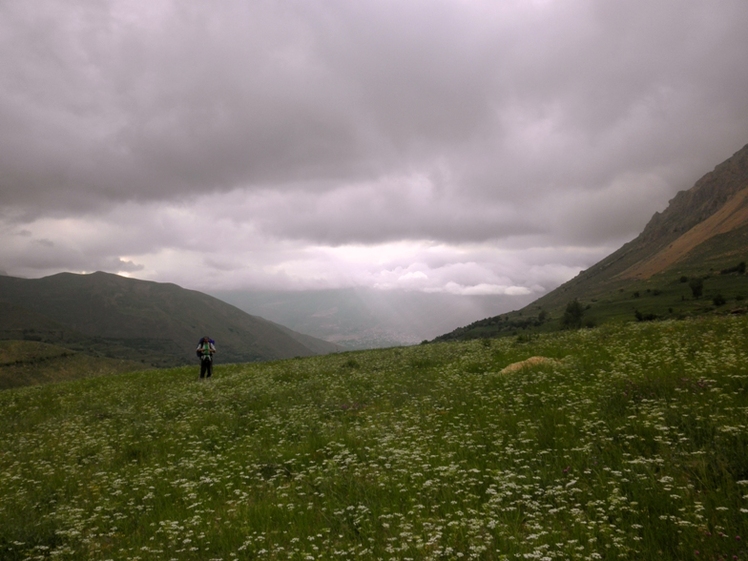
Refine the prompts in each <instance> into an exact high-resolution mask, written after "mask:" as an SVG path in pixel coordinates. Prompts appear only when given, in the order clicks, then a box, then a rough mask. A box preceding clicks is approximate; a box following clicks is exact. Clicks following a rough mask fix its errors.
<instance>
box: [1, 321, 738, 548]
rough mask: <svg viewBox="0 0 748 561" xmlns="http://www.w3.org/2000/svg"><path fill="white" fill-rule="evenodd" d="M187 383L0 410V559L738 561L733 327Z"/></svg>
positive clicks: (597, 333) (582, 335)
mask: <svg viewBox="0 0 748 561" xmlns="http://www.w3.org/2000/svg"><path fill="white" fill-rule="evenodd" d="M534 355H542V356H546V357H552V358H555V359H558V361H557V362H555V363H553V362H551V363H545V364H538V365H535V366H533V367H529V368H525V369H522V370H519V371H516V372H513V373H511V374H500V370H501V369H502V368H503V367H505V366H506V365H508V364H510V363H513V362H515V361H518V360H522V359H525V358H528V357H530V356H534ZM196 378H197V367H194V368H191V369H190V368H187V369H185V368H182V369H174V370H167V371H152V372H139V373H132V374H123V375H119V376H116V377H106V378H92V379H86V380H80V381H75V382H69V383H64V384H57V385H48V386H41V387H31V388H22V389H16V390H6V391H3V392H0V558H1V559H4V560H8V559H47V558H51V559H93V560H106V559H112V560H151V559H153V560H162V559H163V560H170V559H175V560H206V561H207V560H211V559H215V560H218V559H220V560H223V561H230V560H233V559H302V560H312V559H325V560H327V559H372V560H376V559H383V560H390V559H397V560H409V559H414V560H415V559H419V560H420V559H486V560H489V559H543V560H546V559H653V560H655V559H656V560H663V559H748V547H746V545H745V544H744V540H748V431H747V427H748V319H746V318H710V319H704V320H699V321H687V322H662V323H639V324H628V325H624V326H621V325H618V326H610V327H602V328H598V329H594V330H583V331H578V332H566V333H557V334H551V335H543V336H540V337H538V338H536V339H534V340H532V341H530V342H518V341H515V340H511V339H500V340H486V341H469V342H458V343H444V344H432V345H422V346H418V347H410V348H398V349H387V350H377V351H366V352H359V353H345V354H340V355H330V356H325V357H318V358H310V359H299V360H289V361H282V362H275V363H266V364H254V365H219V366H217V368H216V375H215V379H214V380H212V381H211V382H203V383H201V382H198V381H197V380H196Z"/></svg>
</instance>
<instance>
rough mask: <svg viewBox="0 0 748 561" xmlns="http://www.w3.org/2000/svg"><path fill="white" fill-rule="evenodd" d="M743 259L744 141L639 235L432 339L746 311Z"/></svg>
mask: <svg viewBox="0 0 748 561" xmlns="http://www.w3.org/2000/svg"><path fill="white" fill-rule="evenodd" d="M747 261H748V145H746V146H744V147H743V148H742V149H741V150H739V151H738V152H736V153H735V154H733V156H732V157H731V158H729V159H728V160H726V161H725V162H723V163H721V164H720V165H718V166H717V167H715V168H714V170H713V171H711V172H709V173H707V174H706V175H704V176H703V177H702V178H701V179H699V180H698V181H697V182H696V184H695V185H694V186H693V187H691V189H689V190H687V191H681V192H679V193H678V194H677V195H676V196H675V197H674V198H673V199H672V200H671V201H670V204H669V205H668V208H667V209H665V211H664V212H662V213H655V215H654V216H653V217H652V219H651V220H650V221H649V223H648V224H647V226H646V227H645V228H644V230H643V231H642V233H641V234H639V236H637V237H636V238H635V239H634V240H632V241H630V242H629V243H627V244H625V245H623V246H622V247H621V248H620V249H618V250H617V251H615V252H613V253H612V254H611V255H609V256H608V257H606V258H605V259H603V260H602V261H600V262H599V263H596V264H595V265H593V266H592V267H590V268H589V269H587V270H585V271H582V272H580V273H579V274H578V275H577V276H576V277H575V278H573V279H571V280H569V281H568V282H566V283H564V284H562V285H561V286H559V287H558V288H556V289H554V290H552V291H551V292H549V293H548V294H546V295H544V296H542V297H541V298H539V299H538V300H536V301H535V302H533V303H531V304H530V305H528V306H526V307H525V308H523V309H521V310H517V311H514V312H510V313H507V314H502V315H500V316H495V317H490V318H486V319H481V320H478V321H476V322H474V323H472V324H470V325H468V326H465V327H461V328H459V329H456V330H454V331H452V332H450V333H447V334H444V335H442V336H440V337H437V338H436V340H437V341H450V340H467V339H473V338H482V337H496V336H502V335H526V336H531V335H532V334H535V333H542V332H550V331H556V330H559V329H564V328H566V327H569V326H571V327H577V326H579V325H600V324H602V323H609V322H630V321H642V320H645V321H646V320H661V319H682V318H685V317H693V316H700V315H704V314H728V313H745V311H746V306H745V298H748V276H746V274H745V270H746V269H745V263H746V262H747ZM741 264H742V265H741ZM691 282H700V283H702V285H703V290H702V291H701V294H696V293H695V292H693V291H692V289H691V288H690V286H689V285H690V283H691ZM574 301H577V302H579V303H581V305H582V309H583V310H584V313H583V317H582V319H581V321H578V322H572V324H571V325H569V323H568V322H567V321H565V320H564V314H565V312H566V308H567V306H569V304H570V303H572V302H574ZM575 323H576V324H575Z"/></svg>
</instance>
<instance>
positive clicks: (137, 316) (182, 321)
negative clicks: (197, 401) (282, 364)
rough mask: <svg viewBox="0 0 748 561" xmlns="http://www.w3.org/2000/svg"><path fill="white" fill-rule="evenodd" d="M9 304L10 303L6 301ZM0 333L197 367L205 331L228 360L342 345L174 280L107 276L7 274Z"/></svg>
mask: <svg viewBox="0 0 748 561" xmlns="http://www.w3.org/2000/svg"><path fill="white" fill-rule="evenodd" d="M3 301H7V302H3ZM3 309H7V310H9V311H12V312H13V316H14V318H13V319H12V321H11V320H10V318H6V316H5V315H0V337H2V338H7V339H11V338H12V339H21V338H23V336H19V335H18V333H19V332H20V333H21V334H22V335H24V336H28V335H29V334H31V335H32V336H35V337H37V339H36V340H41V341H43V342H47V343H52V344H59V345H60V346H66V347H68V346H69V344H70V343H71V342H70V337H71V336H73V337H74V341H73V342H74V343H75V344H77V347H76V350H77V349H81V348H85V349H86V350H88V351H89V352H90V353H92V354H97V353H103V354H105V355H107V356H112V357H117V358H129V357H131V356H133V355H134V354H136V355H137V356H138V360H145V362H146V363H148V364H150V365H152V366H157V367H164V366H179V365H185V364H190V363H191V362H192V361H193V358H194V352H195V346H196V344H197V341H198V339H199V338H200V337H202V336H203V335H206V334H208V335H210V336H211V337H212V338H213V339H215V340H216V341H217V342H218V350H219V352H220V353H221V355H220V356H221V360H222V361H223V362H249V361H260V360H274V359H280V358H291V357H295V356H310V355H314V354H316V352H315V351H312V350H311V349H310V348H308V347H307V346H306V345H305V344H304V343H303V342H301V339H306V340H308V341H313V343H314V345H315V346H316V347H315V348H317V349H321V350H324V349H327V351H326V352H335V351H337V350H338V348H337V346H336V345H333V344H331V343H326V342H324V341H320V340H313V339H312V338H305V337H303V336H301V335H300V334H294V335H297V336H298V337H295V336H292V335H290V334H289V333H288V330H284V329H280V328H279V327H278V326H276V325H275V324H273V323H271V322H269V321H267V320H265V319H262V318H259V317H256V316H251V315H249V314H247V313H245V312H243V311H241V310H239V309H238V308H236V307H234V306H231V305H229V304H226V303H225V302H222V301H220V300H218V299H216V298H213V297H211V296H208V295H207V294H203V293H200V292H196V291H193V290H186V289H183V288H181V287H179V286H177V285H174V284H169V283H156V282H150V281H142V280H137V279H128V278H124V277H120V276H117V275H112V274H108V273H101V272H99V273H93V274H90V275H77V274H72V273H60V274H57V275H52V276H49V277H45V278H41V279H19V278H13V277H0V310H3Z"/></svg>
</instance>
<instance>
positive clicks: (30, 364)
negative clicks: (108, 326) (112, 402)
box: [0, 341, 146, 390]
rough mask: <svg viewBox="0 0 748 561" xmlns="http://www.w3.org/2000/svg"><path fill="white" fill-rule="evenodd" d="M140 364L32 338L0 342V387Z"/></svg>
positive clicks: (129, 368)
mask: <svg viewBox="0 0 748 561" xmlns="http://www.w3.org/2000/svg"><path fill="white" fill-rule="evenodd" d="M144 368H146V367H145V365H143V364H142V363H138V362H134V361H130V360H119V359H111V358H100V357H92V356H89V355H85V354H81V353H76V352H74V351H71V350H70V349H67V348H64V347H58V346H55V345H48V344H46V343H39V342H35V341H0V390H5V389H8V388H18V387H22V386H31V385H36V384H47V383H53V382H64V381H68V380H75V379H78V378H88V377H91V376H103V375H108V374H119V373H122V372H132V371H134V370H143V369H144Z"/></svg>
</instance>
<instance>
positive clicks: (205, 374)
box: [195, 335, 216, 380]
mask: <svg viewBox="0 0 748 561" xmlns="http://www.w3.org/2000/svg"><path fill="white" fill-rule="evenodd" d="M195 352H196V353H197V358H199V359H200V379H201V380H202V379H203V378H210V377H211V376H212V375H213V355H214V354H216V342H215V341H213V339H211V338H210V337H208V336H207V335H206V336H205V337H203V338H202V339H200V342H199V343H198V344H197V349H196V350H195Z"/></svg>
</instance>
